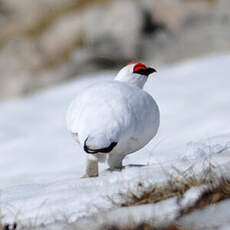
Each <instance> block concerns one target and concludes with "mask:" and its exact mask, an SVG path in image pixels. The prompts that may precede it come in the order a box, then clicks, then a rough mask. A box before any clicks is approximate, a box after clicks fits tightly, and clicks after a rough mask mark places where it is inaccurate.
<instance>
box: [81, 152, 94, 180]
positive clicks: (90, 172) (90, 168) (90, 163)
mask: <svg viewBox="0 0 230 230" xmlns="http://www.w3.org/2000/svg"><path fill="white" fill-rule="evenodd" d="M97 176H98V159H97V157H96V156H94V155H88V158H87V166H86V175H85V176H83V178H86V177H97Z"/></svg>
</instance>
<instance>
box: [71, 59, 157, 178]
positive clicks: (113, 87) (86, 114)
mask: <svg viewBox="0 0 230 230" xmlns="http://www.w3.org/2000/svg"><path fill="white" fill-rule="evenodd" d="M153 72H155V70H154V69H153V68H147V67H146V66H145V65H143V64H141V63H132V64H129V65H127V66H125V67H124V68H123V69H122V70H121V71H120V72H119V73H118V75H117V76H116V78H115V79H114V80H112V81H105V82H100V83H97V84H94V85H91V86H89V87H88V88H86V89H85V91H84V93H82V94H81V95H78V96H77V97H76V99H75V100H74V101H73V102H72V104H71V105H70V107H69V109H68V112H67V127H68V130H69V131H70V132H71V133H72V134H73V135H74V137H75V138H76V140H77V141H78V142H79V143H80V145H81V146H82V147H83V149H84V150H85V152H87V153H88V162H87V168H86V176H89V177H91V176H97V175H98V161H100V162H103V161H105V160H106V159H108V163H109V166H110V168H111V169H115V168H121V167H122V160H123V158H124V157H125V156H126V155H127V154H129V153H133V152H135V151H137V150H139V149H141V148H142V147H144V146H145V145H146V144H147V143H148V142H149V141H150V140H151V139H152V138H153V137H154V136H155V135H156V133H157V130H158V128H159V109H158V106H157V104H156V102H155V101H154V99H153V98H152V96H151V95H149V94H148V93H147V92H146V91H144V90H143V89H142V87H143V85H144V83H145V82H146V80H147V77H148V75H149V74H151V73H153Z"/></svg>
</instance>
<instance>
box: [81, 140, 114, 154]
mask: <svg viewBox="0 0 230 230" xmlns="http://www.w3.org/2000/svg"><path fill="white" fill-rule="evenodd" d="M87 139H88V138H86V140H85V142H84V151H85V152H87V153H89V154H96V153H109V152H111V151H112V150H113V148H114V147H115V146H116V145H117V142H112V143H111V144H110V145H109V146H108V147H105V148H101V149H90V148H88V146H87V144H86V142H87Z"/></svg>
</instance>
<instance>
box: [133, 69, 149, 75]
mask: <svg viewBox="0 0 230 230" xmlns="http://www.w3.org/2000/svg"><path fill="white" fill-rule="evenodd" d="M134 73H138V74H142V75H146V69H139V70H138V71H135V72H134Z"/></svg>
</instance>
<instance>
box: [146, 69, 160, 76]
mask: <svg viewBox="0 0 230 230" xmlns="http://www.w3.org/2000/svg"><path fill="white" fill-rule="evenodd" d="M145 72H146V74H145V75H146V76H149V75H150V74H152V73H156V72H157V71H156V70H155V69H154V68H151V67H148V68H147V69H146V70H145Z"/></svg>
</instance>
